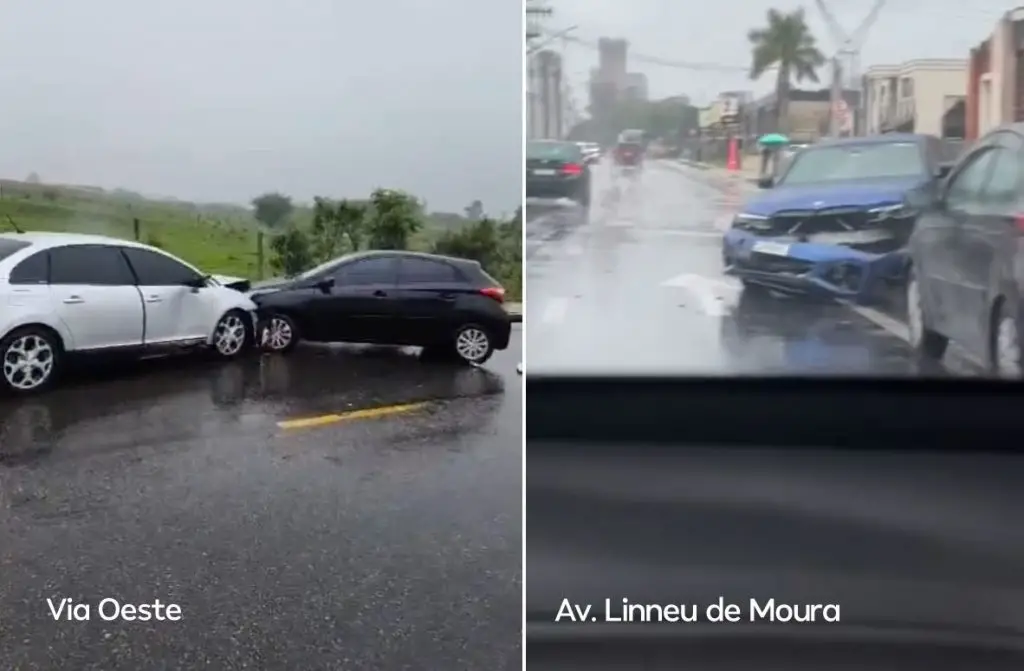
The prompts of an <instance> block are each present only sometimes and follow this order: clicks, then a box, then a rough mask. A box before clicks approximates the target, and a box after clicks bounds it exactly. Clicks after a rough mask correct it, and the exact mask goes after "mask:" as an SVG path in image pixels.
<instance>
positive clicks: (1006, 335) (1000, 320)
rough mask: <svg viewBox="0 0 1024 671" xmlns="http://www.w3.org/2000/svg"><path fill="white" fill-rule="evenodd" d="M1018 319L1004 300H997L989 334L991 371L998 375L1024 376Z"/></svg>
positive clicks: (1023, 354) (1017, 378)
mask: <svg viewBox="0 0 1024 671" xmlns="http://www.w3.org/2000/svg"><path fill="white" fill-rule="evenodd" d="M1018 323H1019V320H1018V319H1017V314H1016V312H1015V311H1014V310H1013V309H1012V308H1011V307H1010V305H1009V303H1008V302H1007V301H1005V300H1003V301H999V303H998V305H996V307H995V309H994V310H993V313H992V321H991V324H992V333H991V334H990V335H989V342H990V343H991V356H990V360H989V364H990V367H991V372H992V373H993V374H995V375H997V376H999V377H1003V378H1008V379H1013V380H1019V379H1020V378H1021V377H1022V376H1024V360H1022V359H1024V348H1022V345H1021V334H1020V329H1019V328H1018Z"/></svg>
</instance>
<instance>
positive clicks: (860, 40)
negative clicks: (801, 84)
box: [814, 0, 885, 90]
mask: <svg viewBox="0 0 1024 671" xmlns="http://www.w3.org/2000/svg"><path fill="white" fill-rule="evenodd" d="M814 2H815V4H816V5H817V6H818V11H819V12H821V16H822V18H823V19H825V25H826V26H827V27H828V30H829V32H830V33H832V39H833V40H835V41H836V44H837V45H838V47H839V48H838V51H837V52H836V58H838V59H839V62H840V63H844V65H843V67H842V68H841V70H842V72H843V74H844V75H845V79H846V82H845V85H844V86H843V88H847V89H854V90H860V50H861V48H862V47H863V46H864V41H865V40H866V39H867V37H868V32H869V31H870V30H871V28H872V27H873V26H874V25H875V22H876V21H878V14H879V13H880V12H881V11H882V7H883V6H884V5H885V0H875V4H874V5H872V7H871V11H870V12H868V15H867V16H866V17H864V20H863V21H861V22H860V25H859V26H857V28H856V30H854V31H853V32H852V33H849V34H847V32H846V31H845V30H843V27H842V26H840V25H839V22H838V21H837V20H836V17H835V15H834V14H832V10H830V9H829V8H828V5H826V4H825V0H814Z"/></svg>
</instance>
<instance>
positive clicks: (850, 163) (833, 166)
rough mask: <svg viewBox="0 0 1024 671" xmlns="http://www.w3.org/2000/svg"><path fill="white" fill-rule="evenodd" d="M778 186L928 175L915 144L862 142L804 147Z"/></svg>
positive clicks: (795, 156)
mask: <svg viewBox="0 0 1024 671" xmlns="http://www.w3.org/2000/svg"><path fill="white" fill-rule="evenodd" d="M792 161H793V162H792V163H791V164H790V166H789V170H787V171H786V174H785V175H783V177H782V181H781V182H780V183H782V184H788V185H796V184H815V183H818V182H838V181H845V180H853V179H875V178H885V177H916V176H919V175H924V174H926V173H927V172H928V170H927V169H926V166H925V158H924V152H923V151H922V148H921V145H920V144H919V143H917V142H865V143H852V144H840V145H833V146H828V145H826V146H821V147H814V146H811V147H807V148H805V149H801V150H800V151H799V152H798V153H796V154H794V156H793V159H792Z"/></svg>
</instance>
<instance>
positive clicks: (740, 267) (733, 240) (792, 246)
mask: <svg viewBox="0 0 1024 671" xmlns="http://www.w3.org/2000/svg"><path fill="white" fill-rule="evenodd" d="M722 260H723V262H724V264H725V273H726V274H727V275H731V276H733V277H738V278H740V279H741V280H743V281H744V282H746V283H750V284H757V285H761V286H765V287H768V288H772V289H775V290H777V291H782V292H787V293H803V294H812V295H819V296H823V297H831V298H841V299H846V300H851V301H854V302H857V303H868V302H871V301H872V299H873V298H875V297H876V295H877V293H878V291H879V290H880V289H881V288H882V287H883V286H884V285H885V283H886V282H891V281H897V280H899V278H900V277H902V276H903V273H904V272H905V268H906V264H907V255H906V253H905V251H904V250H903V249H902V248H901V249H896V250H894V251H887V252H884V253H872V252H868V251H863V250H859V249H855V248H853V247H848V246H844V245H835V244H822V243H813V242H800V241H780V240H779V238H777V237H775V238H768V237H761V236H758V235H756V234H754V233H751V232H749V231H744V230H740V229H733V230H730V231H728V232H727V233H726V234H725V239H724V241H723V246H722Z"/></svg>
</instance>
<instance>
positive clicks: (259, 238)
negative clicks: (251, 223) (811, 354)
mask: <svg viewBox="0 0 1024 671" xmlns="http://www.w3.org/2000/svg"><path fill="white" fill-rule="evenodd" d="M256 279H258V280H262V279H263V231H256Z"/></svg>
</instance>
